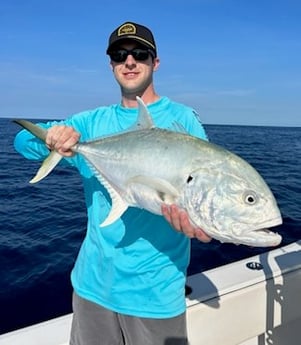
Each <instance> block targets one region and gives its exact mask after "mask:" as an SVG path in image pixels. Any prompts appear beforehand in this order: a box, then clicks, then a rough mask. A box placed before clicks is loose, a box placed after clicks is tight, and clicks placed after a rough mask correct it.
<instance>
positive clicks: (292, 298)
mask: <svg viewBox="0 0 301 345" xmlns="http://www.w3.org/2000/svg"><path fill="white" fill-rule="evenodd" d="M186 302H187V325H188V338H189V344H190V345H204V344H206V345H221V344H222V345H271V344H273V345H299V344H300V328H301V240H300V241H296V242H294V243H291V244H288V245H286V246H283V247H280V248H277V249H273V250H270V251H267V252H265V253H263V254H260V255H256V256H253V257H250V258H247V259H243V260H240V261H236V262H233V263H230V264H227V265H223V266H220V267H217V268H214V269H211V270H208V271H205V272H202V273H198V274H195V275H192V276H189V277H188V278H187V296H186ZM71 320H72V314H68V315H64V316H61V317H58V318H55V319H52V320H48V321H45V322H42V323H38V324H36V325H32V326H29V327H25V328H23V329H19V330H16V331H13V332H9V333H6V334H3V335H0V344H1V345H68V343H69V333H70V327H71Z"/></svg>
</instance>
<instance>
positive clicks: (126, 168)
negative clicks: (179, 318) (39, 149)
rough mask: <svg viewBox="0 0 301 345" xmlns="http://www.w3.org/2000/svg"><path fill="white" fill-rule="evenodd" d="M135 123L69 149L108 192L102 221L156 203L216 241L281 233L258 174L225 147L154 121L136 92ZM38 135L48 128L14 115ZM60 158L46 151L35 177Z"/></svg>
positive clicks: (250, 240) (257, 242) (264, 239)
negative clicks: (172, 208)
mask: <svg viewBox="0 0 301 345" xmlns="http://www.w3.org/2000/svg"><path fill="white" fill-rule="evenodd" d="M137 101H138V108H139V113H138V121H137V124H136V126H135V128H131V129H130V130H128V131H126V132H122V133H119V134H117V135H112V136H108V137H104V138H100V139H97V140H92V141H89V142H84V143H78V144H76V145H74V146H73V147H72V151H74V153H77V154H81V155H83V156H84V158H85V159H86V161H87V162H88V163H89V165H90V166H91V168H92V169H93V170H94V172H95V175H96V176H97V178H98V179H99V181H100V182H101V183H102V184H103V185H104V187H105V188H106V189H107V190H108V192H109V193H110V196H111V199H112V208H111V211H110V213H109V215H108V216H107V218H106V219H105V220H104V222H103V223H102V224H101V226H107V225H109V224H111V223H113V222H114V221H115V220H117V219H118V218H119V217H121V216H122V214H123V213H124V212H125V211H126V209H127V208H128V207H129V206H133V207H139V208H144V209H146V210H148V211H150V212H152V213H155V214H161V205H162V203H166V204H175V205H177V206H179V207H181V208H183V209H185V210H186V211H187V213H188V215H189V218H190V220H191V222H192V223H193V224H195V225H196V226H198V227H200V228H201V229H203V230H204V231H205V232H206V233H207V234H208V235H210V236H211V237H213V238H215V239H217V240H219V241H221V242H231V243H236V244H245V245H250V246H257V247H266V246H276V245H278V244H279V243H280V242H281V236H280V235H279V234H277V233H275V232H272V231H270V230H268V228H270V227H273V226H276V225H279V224H281V223H282V218H281V214H280V211H279V209H278V207H277V203H276V200H275V198H274V196H273V194H272V192H271V190H270V189H269V187H268V186H267V184H266V183H265V181H264V180H263V178H262V177H261V176H260V175H259V173H258V172H257V171H256V170H255V169H254V168H253V167H252V166H251V165H250V164H249V163H247V162H246V161H245V160H243V159H242V158H240V157H238V156H237V155H235V154H233V153H231V152H229V151H228V150H225V149H224V148H222V147H220V146H217V145H215V144H212V143H209V142H207V141H204V140H201V139H199V138H196V137H193V136H191V135H189V134H187V133H184V131H183V129H182V128H181V127H180V125H177V124H175V128H174V129H177V130H178V131H175V130H167V129H160V128H157V127H154V125H153V122H152V119H151V116H150V115H149V113H148V111H147V108H146V107H145V105H144V103H143V101H142V100H141V99H140V98H139V97H137ZM15 122H17V123H18V124H20V125H21V126H23V127H24V128H25V129H27V130H28V131H30V132H31V133H32V134H33V135H35V136H36V137H38V138H40V139H41V140H44V141H45V138H46V134H47V131H46V130H45V129H43V128H41V127H39V126H37V125H35V124H33V123H31V122H29V121H26V120H15ZM61 158H62V156H61V155H59V154H58V153H57V152H56V151H52V152H51V153H50V155H49V156H48V158H47V159H46V160H45V161H44V162H43V164H42V166H41V168H40V169H39V171H38V173H37V175H36V176H35V177H34V178H33V179H32V180H31V181H30V182H31V183H35V182H38V181H40V180H41V179H43V178H44V177H45V176H47V175H48V174H49V173H50V171H51V170H52V169H53V168H54V167H55V166H56V165H57V164H58V162H59V161H60V160H61Z"/></svg>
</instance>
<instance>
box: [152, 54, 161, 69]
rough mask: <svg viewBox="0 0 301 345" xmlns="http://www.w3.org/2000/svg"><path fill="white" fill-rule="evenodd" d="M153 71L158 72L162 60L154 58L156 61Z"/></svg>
mask: <svg viewBox="0 0 301 345" xmlns="http://www.w3.org/2000/svg"><path fill="white" fill-rule="evenodd" d="M153 66H154V67H153V71H154V72H156V71H157V69H158V68H159V66H160V59H159V58H157V57H156V58H154V60H153Z"/></svg>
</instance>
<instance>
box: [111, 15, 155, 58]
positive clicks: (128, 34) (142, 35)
mask: <svg viewBox="0 0 301 345" xmlns="http://www.w3.org/2000/svg"><path fill="white" fill-rule="evenodd" d="M126 39H127V40H129V39H130V40H134V41H136V42H138V43H140V44H141V45H143V46H145V47H147V48H149V49H151V50H152V51H153V52H154V53H155V57H156V56H157V48H156V43H155V39H154V36H153V34H152V32H151V31H150V29H148V28H147V27H146V26H143V25H140V24H136V23H133V22H125V23H123V24H121V25H120V26H118V28H117V29H116V30H114V31H113V32H112V33H111V35H110V38H109V44H108V48H107V54H109V53H110V52H111V51H112V50H113V48H114V46H115V45H116V44H117V43H118V42H120V41H122V40H126Z"/></svg>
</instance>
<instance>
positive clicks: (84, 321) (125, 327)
mask: <svg viewBox="0 0 301 345" xmlns="http://www.w3.org/2000/svg"><path fill="white" fill-rule="evenodd" d="M187 344H188V341H187V331H186V315H185V313H184V314H181V315H179V316H177V317H173V318H169V319H150V318H141V317H133V316H128V315H123V314H119V313H115V312H112V311H110V310H108V309H105V308H103V307H101V306H99V305H98V304H95V303H92V302H90V301H87V300H85V299H83V298H81V297H79V296H78V295H76V294H75V293H74V294H73V320H72V329H71V337H70V345H187Z"/></svg>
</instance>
